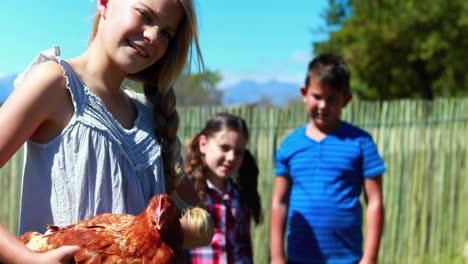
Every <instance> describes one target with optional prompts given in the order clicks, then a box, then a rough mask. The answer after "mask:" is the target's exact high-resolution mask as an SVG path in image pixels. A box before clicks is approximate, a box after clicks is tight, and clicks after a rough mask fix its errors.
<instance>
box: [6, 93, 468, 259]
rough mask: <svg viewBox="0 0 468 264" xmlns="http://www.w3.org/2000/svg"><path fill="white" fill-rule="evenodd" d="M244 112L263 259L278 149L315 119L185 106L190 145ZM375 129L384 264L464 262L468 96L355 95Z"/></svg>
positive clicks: (353, 117) (10, 196)
mask: <svg viewBox="0 0 468 264" xmlns="http://www.w3.org/2000/svg"><path fill="white" fill-rule="evenodd" d="M221 111H223V112H230V113H234V114H238V115H240V116H242V117H243V118H244V119H245V120H246V122H247V123H248V125H249V129H250V140H249V149H250V150H251V152H252V153H253V154H254V156H255V157H256V158H257V162H258V165H259V169H260V178H259V192H260V194H261V198H262V205H263V213H264V222H263V223H262V224H260V225H259V226H256V227H255V229H254V234H253V242H254V255H255V262H256V263H268V262H269V244H268V241H269V217H270V210H269V208H270V201H271V192H272V187H273V182H274V153H275V150H276V149H277V147H278V146H279V144H280V143H281V141H282V140H283V138H284V137H285V136H286V135H287V134H288V133H289V132H291V131H292V130H294V129H295V128H297V127H299V126H300V125H302V124H304V123H305V122H307V120H308V117H307V115H306V112H305V110H304V108H303V107H302V106H298V107H294V108H286V109H280V108H268V107H237V108H226V107H192V108H179V113H180V116H181V127H180V130H179V136H180V138H181V140H182V142H184V143H187V142H188V140H189V139H190V137H191V136H192V135H194V134H195V133H197V132H198V131H199V130H200V129H201V128H202V126H203V124H204V123H205V121H206V120H207V119H208V118H209V117H210V116H211V115H213V114H215V113H217V112H221ZM342 118H343V119H344V120H346V121H349V122H352V123H354V124H356V125H358V126H360V127H362V128H364V129H365V130H367V131H368V132H370V133H371V134H372V135H373V138H374V141H375V142H376V143H377V145H378V148H379V152H380V154H381V155H382V157H383V159H384V162H385V165H386V166H387V173H385V174H384V177H383V179H384V181H383V192H384V201H385V230H384V235H383V238H382V243H381V248H380V257H379V263H451V264H452V263H463V262H464V260H463V254H464V252H463V250H464V249H463V247H464V244H465V243H466V241H468V213H467V211H468V177H467V176H468V168H467V163H468V152H467V145H468V144H467V143H468V98H461V99H455V98H453V99H436V100H434V101H433V102H427V101H422V100H398V101H386V102H364V101H353V102H352V103H351V104H350V105H348V106H347V108H346V109H345V110H344V112H343V114H342ZM21 163H22V153H17V154H16V155H15V156H14V158H13V159H12V160H10V161H9V162H8V164H7V165H6V166H5V167H4V168H2V169H1V170H0V206H1V207H0V220H1V221H2V222H3V223H4V224H6V225H7V227H8V228H9V229H10V230H11V231H12V232H14V233H16V232H17V228H18V227H17V219H18V208H19V200H20V198H19V197H20V185H21V183H20V171H21Z"/></svg>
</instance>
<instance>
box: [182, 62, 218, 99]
mask: <svg viewBox="0 0 468 264" xmlns="http://www.w3.org/2000/svg"><path fill="white" fill-rule="evenodd" d="M220 81H221V74H220V73H219V72H217V71H216V72H213V71H209V70H205V71H204V72H203V73H199V74H183V75H182V76H180V77H179V79H177V81H176V82H175V84H174V89H175V93H176V98H177V104H178V105H183V106H194V105H221V102H222V99H223V91H222V90H220V89H219V88H218V83H219V82H220Z"/></svg>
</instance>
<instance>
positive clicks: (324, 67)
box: [305, 54, 350, 93]
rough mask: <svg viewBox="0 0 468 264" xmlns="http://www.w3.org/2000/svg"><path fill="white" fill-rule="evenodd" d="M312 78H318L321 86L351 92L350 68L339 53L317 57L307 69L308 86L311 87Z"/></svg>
mask: <svg viewBox="0 0 468 264" xmlns="http://www.w3.org/2000/svg"><path fill="white" fill-rule="evenodd" d="M312 78H316V79H317V81H318V83H319V84H320V85H321V86H325V87H331V88H333V89H337V90H339V91H343V92H345V93H349V78H350V72H349V68H348V65H347V64H346V62H345V61H344V60H343V59H342V58H341V57H340V56H338V55H335V54H320V55H318V56H317V57H315V58H314V59H313V60H312V61H311V62H310V63H309V67H308V69H307V77H306V79H305V85H306V88H307V87H309V84H310V80H311V79H312Z"/></svg>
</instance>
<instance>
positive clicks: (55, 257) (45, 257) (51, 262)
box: [29, 246, 81, 264]
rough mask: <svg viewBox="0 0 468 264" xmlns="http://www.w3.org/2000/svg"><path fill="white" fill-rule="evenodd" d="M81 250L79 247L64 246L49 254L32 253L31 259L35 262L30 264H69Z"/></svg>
mask: <svg viewBox="0 0 468 264" xmlns="http://www.w3.org/2000/svg"><path fill="white" fill-rule="evenodd" d="M80 249H81V247H79V246H63V247H61V248H58V249H55V250H52V251H49V252H47V253H32V254H31V259H32V260H33V261H31V262H29V263H39V264H41V263H44V264H46V263H47V264H69V263H71V261H72V259H73V256H74V255H75V253H76V252H77V251H78V250H80Z"/></svg>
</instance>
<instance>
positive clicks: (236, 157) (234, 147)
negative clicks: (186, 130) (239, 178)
mask: <svg viewBox="0 0 468 264" xmlns="http://www.w3.org/2000/svg"><path fill="white" fill-rule="evenodd" d="M246 144H247V142H246V139H245V138H244V136H243V135H242V134H241V133H239V132H236V131H233V130H228V129H223V130H221V131H219V132H217V133H215V134H214V136H212V137H209V138H207V137H206V136H204V135H200V138H199V147H200V152H201V153H202V154H204V161H205V164H206V166H207V168H208V172H207V173H208V175H207V178H208V179H209V180H210V181H211V182H212V183H213V184H214V185H215V186H216V187H218V188H219V189H221V190H224V188H225V182H226V180H228V179H229V177H231V176H232V175H233V174H234V173H236V172H237V171H238V170H239V167H240V165H241V163H242V160H243V158H244V151H245V148H246Z"/></svg>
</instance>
